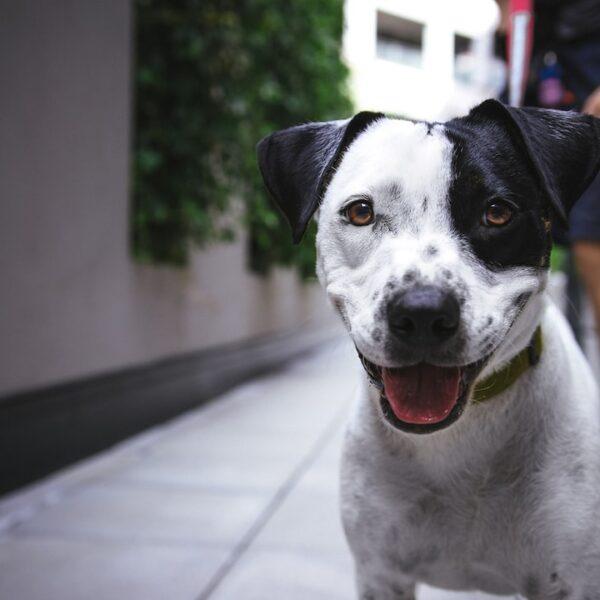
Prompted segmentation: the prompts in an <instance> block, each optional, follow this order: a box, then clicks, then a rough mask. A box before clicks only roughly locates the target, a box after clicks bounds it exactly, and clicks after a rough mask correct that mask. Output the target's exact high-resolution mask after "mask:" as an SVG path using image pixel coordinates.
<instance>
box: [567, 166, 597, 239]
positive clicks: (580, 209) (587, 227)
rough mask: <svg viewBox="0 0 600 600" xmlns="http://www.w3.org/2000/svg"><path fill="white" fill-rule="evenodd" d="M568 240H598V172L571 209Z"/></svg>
mask: <svg viewBox="0 0 600 600" xmlns="http://www.w3.org/2000/svg"><path fill="white" fill-rule="evenodd" d="M569 240H570V241H571V242H575V241H580V242H582V241H590V242H600V174H599V175H598V176H597V177H596V179H594V181H593V182H592V185H590V187H589V188H588V189H587V190H586V191H585V192H584V193H583V196H581V198H580V199H579V200H578V201H577V202H576V203H575V206H573V208H572V209H571V216H570V217H569Z"/></svg>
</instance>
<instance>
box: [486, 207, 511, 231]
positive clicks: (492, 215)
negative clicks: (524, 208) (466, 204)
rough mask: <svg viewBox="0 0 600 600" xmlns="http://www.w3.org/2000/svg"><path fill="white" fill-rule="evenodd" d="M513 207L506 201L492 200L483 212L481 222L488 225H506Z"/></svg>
mask: <svg viewBox="0 0 600 600" xmlns="http://www.w3.org/2000/svg"><path fill="white" fill-rule="evenodd" d="M513 213H514V209H513V207H512V206H510V204H507V203H506V202H493V203H492V204H490V205H489V206H488V207H487V208H486V209H485V212H484V213H483V218H482V222H483V224H484V225H487V226H488V227H502V226H503V225H508V223H510V221H511V219H512V217H513Z"/></svg>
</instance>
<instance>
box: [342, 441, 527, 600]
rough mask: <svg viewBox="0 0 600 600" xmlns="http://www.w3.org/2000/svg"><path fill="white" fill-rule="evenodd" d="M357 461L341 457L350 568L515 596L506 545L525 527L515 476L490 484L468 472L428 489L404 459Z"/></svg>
mask: <svg viewBox="0 0 600 600" xmlns="http://www.w3.org/2000/svg"><path fill="white" fill-rule="evenodd" d="M357 456H358V455H357V454H354V453H353V449H352V448H347V449H346V457H345V461H344V468H343V472H342V515H343V520H344V525H345V528H346V531H347V534H348V538H349V541H350V545H351V546H352V549H353V552H354V553H355V555H356V556H357V558H358V560H361V561H363V562H367V563H368V562H369V561H371V562H372V563H373V565H374V568H378V569H380V568H383V569H384V570H386V571H387V572H388V573H389V574H390V576H393V575H394V574H397V573H402V574H404V575H407V576H410V577H414V578H416V579H418V580H419V581H424V582H429V583H431V584H433V585H439V586H446V587H450V588H456V589H468V588H470V587H472V586H475V587H479V589H482V590H486V591H489V592H495V593H512V592H514V591H515V590H514V589H513V588H511V587H510V585H509V574H510V573H514V571H515V565H514V564H512V562H511V561H512V559H513V558H514V559H515V560H518V559H517V558H516V556H515V553H514V548H513V547H512V545H513V544H512V542H511V540H513V541H514V539H515V537H516V536H518V532H519V529H520V527H521V524H522V523H523V522H524V521H526V520H527V517H526V515H525V512H526V509H523V507H520V506H519V501H518V498H519V497H520V496H521V490H520V489H519V486H520V484H519V481H518V480H519V473H518V472H517V470H518V469H517V470H515V469H513V468H512V467H511V466H510V465H507V466H506V468H505V471H504V472H500V473H495V475H494V477H493V478H491V477H490V472H489V469H484V468H481V469H477V468H471V469H465V471H464V472H461V473H457V476H456V478H451V479H449V480H448V481H446V482H440V480H439V479H436V481H435V483H434V482H433V480H432V479H431V478H429V477H427V476H425V475H424V474H423V473H422V471H421V470H420V469H419V468H418V466H417V465H415V464H414V463H413V462H411V458H410V456H407V455H402V454H399V455H393V454H389V455H382V454H378V453H375V454H374V455H372V456H371V457H367V458H365V457H364V456H363V457H362V458H361V459H359V460H356V458H357ZM499 478H500V480H499ZM501 479H504V481H501ZM507 484H508V485H507Z"/></svg>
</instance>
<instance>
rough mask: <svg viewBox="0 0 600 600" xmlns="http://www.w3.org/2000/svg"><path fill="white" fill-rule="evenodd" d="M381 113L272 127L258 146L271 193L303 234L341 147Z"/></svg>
mask: <svg viewBox="0 0 600 600" xmlns="http://www.w3.org/2000/svg"><path fill="white" fill-rule="evenodd" d="M382 117H383V114H381V113H372V112H361V113H358V114H357V115H356V116H355V117H353V118H352V119H349V120H347V121H330V122H326V123H309V124H307V125H299V126H298V127H291V128H290V129H283V130H282V131H276V132H275V133H272V134H271V135H269V136H267V137H266V138H264V139H262V140H261V141H260V142H259V143H258V145H257V147H256V151H257V154H258V165H259V167H260V172H261V174H262V176H263V180H264V182H265V185H266V187H267V189H268V190H269V193H270V194H271V196H272V197H273V199H274V200H275V202H276V204H277V206H278V207H279V208H280V209H281V211H282V212H283V214H284V215H285V217H286V218H287V220H288V221H289V223H290V226H291V228H292V236H293V239H294V243H295V244H297V243H298V242H299V241H300V240H301V239H302V235H303V234H304V231H305V229H306V227H307V226H308V222H309V221H310V219H311V217H312V216H313V214H314V212H315V211H316V210H317V208H318V206H319V203H320V201H321V198H322V195H323V193H324V191H325V188H326V187H327V184H328V183H329V180H330V179H331V177H332V175H333V173H334V171H335V168H336V166H337V165H338V164H339V162H340V160H341V158H342V156H343V154H344V152H345V151H346V150H347V149H348V147H349V146H350V144H351V143H352V141H353V140H354V139H355V138H356V136H357V135H358V134H359V133H361V132H362V131H364V130H365V129H366V128H367V127H368V126H369V125H370V124H371V123H372V122H373V121H376V120H377V119H381V118H382Z"/></svg>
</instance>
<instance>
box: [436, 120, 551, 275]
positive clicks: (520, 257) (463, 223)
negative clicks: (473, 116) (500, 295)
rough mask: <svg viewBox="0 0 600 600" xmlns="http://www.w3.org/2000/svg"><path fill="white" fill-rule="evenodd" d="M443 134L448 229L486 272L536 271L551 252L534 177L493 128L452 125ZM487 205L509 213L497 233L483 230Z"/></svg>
mask: <svg viewBox="0 0 600 600" xmlns="http://www.w3.org/2000/svg"><path fill="white" fill-rule="evenodd" d="M447 134H448V137H449V139H450V140H451V142H452V143H453V145H454V148H453V156H452V173H453V178H452V181H451V185H450V190H449V195H450V211H451V215H452V219H453V222H454V227H455V228H456V230H457V231H458V232H459V234H461V236H462V237H463V239H464V240H465V241H466V242H467V243H468V244H469V246H470V247H471V249H472V250H473V252H474V253H475V254H476V255H477V256H478V257H479V259H480V260H481V261H482V262H483V263H484V264H485V265H486V266H487V267H488V268H490V269H492V270H494V269H501V268H507V267H512V266H527V267H540V266H541V265H542V264H544V263H545V262H547V256H548V255H549V253H550V250H551V247H552V240H551V236H550V233H549V232H548V231H547V230H546V226H545V221H547V219H549V208H548V205H547V203H546V202H545V200H544V198H543V195H542V192H541V191H540V189H539V186H538V185H537V182H536V177H535V174H534V173H533V172H532V170H531V168H530V167H529V165H528V164H527V162H526V161H525V160H523V157H522V156H521V154H520V153H519V151H518V150H517V149H516V148H515V147H514V144H513V143H512V141H511V139H510V136H509V135H508V133H507V132H506V130H505V129H504V128H503V127H501V126H500V125H498V124H497V123H493V122H489V123H486V124H482V123H477V126H476V127H475V126H470V125H469V123H468V122H466V121H462V122H461V121H453V122H450V123H448V125H447ZM492 201H503V202H508V203H510V204H511V205H513V206H514V207H515V210H514V213H513V216H512V219H511V221H510V222H509V223H508V224H507V225H504V226H502V227H490V226H486V225H484V223H483V221H482V217H483V214H484V211H485V210H486V208H487V206H488V204H489V203H491V202H492Z"/></svg>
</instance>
